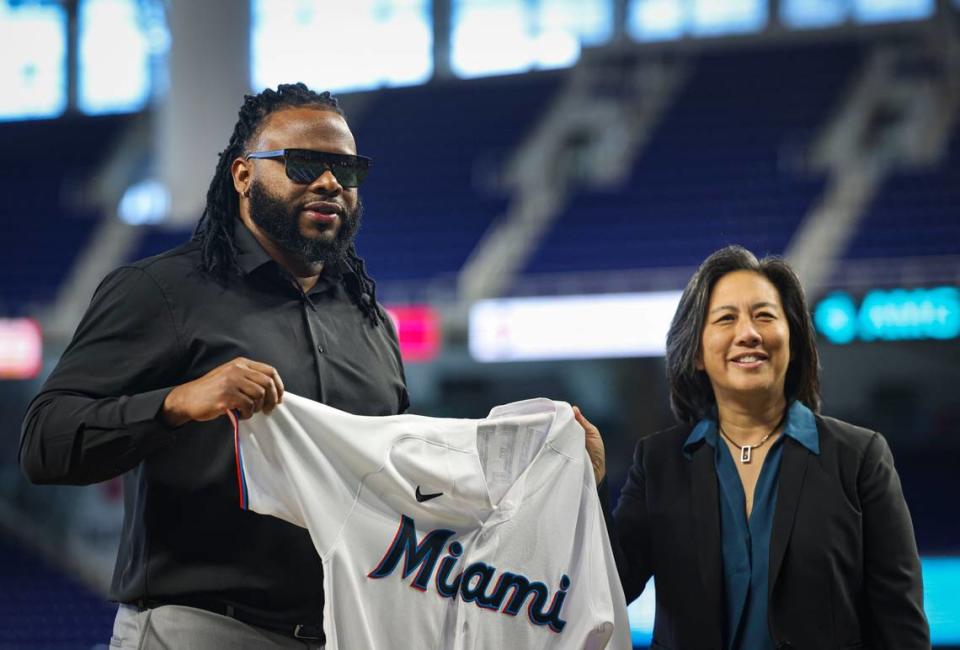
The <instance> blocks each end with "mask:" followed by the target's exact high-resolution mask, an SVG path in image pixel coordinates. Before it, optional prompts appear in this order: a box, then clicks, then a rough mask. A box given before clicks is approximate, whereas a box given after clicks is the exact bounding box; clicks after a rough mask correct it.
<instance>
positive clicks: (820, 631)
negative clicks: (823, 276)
mask: <svg viewBox="0 0 960 650" xmlns="http://www.w3.org/2000/svg"><path fill="white" fill-rule="evenodd" d="M666 361H667V376H668V380H669V384H670V393H671V394H670V398H671V405H672V407H673V411H674V413H675V415H676V416H677V419H678V420H679V422H680V424H679V425H678V426H675V427H673V428H671V429H668V430H666V431H663V432H660V433H657V434H655V435H652V436H648V437H645V438H643V439H641V440H640V442H639V443H638V444H637V448H636V453H635V457H634V462H633V466H632V468H631V469H630V473H629V476H628V479H627V483H626V485H625V486H624V488H623V492H622V494H621V496H620V502H619V504H618V506H617V509H616V511H615V512H614V516H613V519H614V522H613V525H612V529H611V538H612V540H613V542H614V547H615V552H616V554H617V556H618V557H617V560H618V568H619V570H620V578H621V580H622V582H623V587H624V591H625V592H626V596H627V601H628V602H630V601H632V600H633V599H634V598H636V597H637V596H638V595H639V594H640V593H641V592H642V591H643V588H644V585H645V584H646V583H647V580H648V579H649V578H650V577H651V576H655V579H656V596H657V613H656V622H655V624H654V633H653V639H654V643H653V646H652V647H653V648H670V649H673V650H690V649H694V648H703V649H708V648H709V649H711V650H714V649H718V648H724V649H737V650H768V649H773V648H804V649H806V648H810V649H816V650H820V649H822V648H863V649H866V648H876V649H887V648H889V649H896V650H905V649H913V648H929V647H930V637H929V629H928V626H927V622H926V618H925V616H924V613H923V595H922V583H921V575H920V561H919V558H918V556H917V546H916V542H915V540H914V534H913V527H912V524H911V521H910V514H909V512H908V511H907V506H906V503H905V502H904V499H903V493H902V491H901V488H900V481H899V479H898V477H897V473H896V471H895V470H894V467H893V458H892V456H891V454H890V449H889V447H888V446H887V443H886V441H885V440H884V439H883V437H881V436H880V435H879V434H877V433H874V432H871V431H868V430H866V429H861V428H859V427H856V426H853V425H851V424H847V423H845V422H841V421H839V420H836V419H833V418H829V417H825V416H821V415H819V414H818V411H819V406H820V395H819V378H818V360H817V350H816V347H815V342H814V335H813V327H812V324H811V321H810V317H809V312H808V309H807V305H806V301H805V298H804V295H803V290H802V288H801V286H800V282H799V280H798V278H797V276H796V274H795V273H794V272H793V271H792V269H791V268H790V267H789V266H788V265H787V264H786V263H785V262H784V261H782V260H780V259H775V258H766V259H764V260H762V261H758V260H757V259H756V258H755V257H754V256H753V255H752V254H751V253H750V252H749V251H747V250H745V249H743V248H740V247H737V246H731V247H728V248H724V249H722V250H720V251H717V252H716V253H714V254H713V255H711V256H710V257H709V258H707V260H706V261H705V262H704V263H703V264H702V265H701V267H700V268H699V270H698V271H697V272H696V274H695V275H694V276H693V278H691V280H690V282H689V284H688V285H687V287H686V289H685V290H684V292H683V296H682V297H681V299H680V304H679V306H678V308H677V312H676V314H675V315H674V318H673V323H672V324H671V326H670V332H669V334H668V336H667V359H666ZM580 417H581V423H585V427H586V428H588V437H587V438H588V442H587V444H588V449H589V451H590V452H591V456H592V457H593V460H594V467H595V470H596V471H597V480H598V481H600V480H601V479H602V478H603V448H602V442H601V441H600V438H599V434H598V433H597V431H596V429H595V428H593V427H592V426H591V425H590V424H589V423H588V422H586V421H585V420H583V419H582V416H580Z"/></svg>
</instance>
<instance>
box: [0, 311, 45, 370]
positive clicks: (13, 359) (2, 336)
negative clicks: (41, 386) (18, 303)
mask: <svg viewBox="0 0 960 650" xmlns="http://www.w3.org/2000/svg"><path fill="white" fill-rule="evenodd" d="M42 367H43V332H42V331H41V330H40V324H39V323H37V321H35V320H33V319H32V318H0V379H33V378H34V377H36V376H37V375H38V374H40V369H41V368H42Z"/></svg>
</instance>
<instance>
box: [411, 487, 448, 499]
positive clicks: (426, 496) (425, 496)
mask: <svg viewBox="0 0 960 650" xmlns="http://www.w3.org/2000/svg"><path fill="white" fill-rule="evenodd" d="M439 496H443V492H435V493H433V494H424V493H423V492H421V491H420V486H419V485H418V486H417V501H418V502H420V503H423V502H424V501H429V500H430V499H436V498H437V497H439Z"/></svg>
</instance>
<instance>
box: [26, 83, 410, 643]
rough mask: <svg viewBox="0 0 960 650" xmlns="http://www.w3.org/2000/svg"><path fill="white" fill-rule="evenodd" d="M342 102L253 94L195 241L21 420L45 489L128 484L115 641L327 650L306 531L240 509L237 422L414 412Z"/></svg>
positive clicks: (120, 281) (105, 300)
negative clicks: (321, 413)
mask: <svg viewBox="0 0 960 650" xmlns="http://www.w3.org/2000/svg"><path fill="white" fill-rule="evenodd" d="M356 153H357V152H356V144H355V142H354V138H353V135H352V134H351V132H350V129H349V127H348V125H347V123H346V121H345V119H344V117H343V114H342V112H341V110H340V109H339V107H338V104H337V101H336V100H335V99H334V98H333V97H331V96H330V94H329V93H323V94H317V93H314V92H312V91H310V90H309V89H307V87H306V86H304V85H303V84H296V85H281V86H279V88H278V89H277V90H276V91H274V90H266V91H264V92H262V93H261V94H259V95H256V96H248V97H246V99H245V102H244V104H243V107H242V108H241V109H240V119H239V121H238V122H237V124H236V126H235V128H234V132H233V135H232V136H231V138H230V143H229V145H228V147H227V149H226V150H225V151H224V152H223V153H221V155H220V161H219V164H218V166H217V171H216V175H215V177H214V178H213V181H212V182H211V184H210V189H209V191H208V194H207V206H206V209H205V211H204V214H203V217H202V219H201V221H200V224H199V226H198V227H197V232H196V235H195V236H194V238H193V240H192V241H190V242H188V243H186V244H184V245H182V246H180V247H178V248H175V249H173V250H171V251H168V252H166V253H164V254H162V255H159V256H156V257H153V258H149V259H146V260H142V261H139V262H136V263H134V264H131V265H129V266H125V267H122V268H120V269H118V270H116V271H114V272H113V273H111V274H110V275H109V276H108V277H107V278H106V279H105V280H104V281H103V283H102V284H101V285H100V287H99V288H98V289H97V292H96V294H95V295H94V298H93V301H92V302H91V305H90V307H89V309H88V311H87V314H86V315H85V316H84V318H83V321H82V322H81V323H80V325H79V327H78V328H77V331H76V333H75V335H74V338H73V340H72V341H71V343H70V345H69V346H68V347H67V350H66V351H65V352H64V354H63V357H62V358H61V360H60V362H59V364H58V365H57V367H56V369H55V370H54V371H53V373H52V374H51V375H50V377H49V379H48V380H47V382H46V383H45V385H44V386H43V389H42V390H41V392H40V394H39V395H38V396H37V397H36V398H35V399H34V400H33V402H32V403H31V405H30V407H29V409H28V411H27V415H26V417H25V420H24V424H23V434H22V438H21V443H20V459H21V465H22V467H23V470H24V472H25V473H26V475H27V476H28V477H29V478H30V479H31V480H32V481H34V482H37V483H61V484H87V483H93V482H97V481H102V480H105V479H109V478H111V477H113V476H117V475H120V474H123V475H124V477H123V480H124V497H125V504H124V505H125V510H124V511H125V516H124V525H123V537H122V539H121V543H120V550H119V554H118V558H117V564H116V568H115V571H114V576H113V583H112V587H111V594H110V597H111V599H113V600H116V601H118V602H119V603H121V605H120V609H119V611H118V614H117V621H116V623H115V626H114V641H113V643H112V644H111V647H122V648H127V647H131V648H140V647H143V648H150V647H165V648H166V647H171V648H174V647H175V648H185V649H190V648H212V647H231V648H270V647H277V648H287V647H290V648H305V647H309V648H317V647H322V644H323V629H322V620H321V619H322V610H323V599H324V594H323V573H322V565H321V562H320V558H318V557H317V555H316V552H315V551H314V549H313V545H312V543H311V540H310V537H309V535H308V534H307V532H306V531H304V530H303V529H300V528H297V527H294V526H291V525H289V524H287V523H284V522H281V521H279V520H277V519H274V518H272V517H260V516H257V515H254V514H251V513H248V512H244V511H242V510H240V508H239V507H238V506H237V503H238V502H237V496H238V495H237V471H236V467H235V462H234V451H233V446H232V436H231V427H230V424H229V420H228V419H227V418H226V417H222V416H223V415H224V414H225V413H226V412H227V411H236V412H238V413H239V414H240V417H241V418H244V419H246V418H249V417H251V416H252V415H253V414H254V413H257V412H259V411H264V412H267V413H269V412H270V411H271V410H272V409H273V408H274V407H275V406H276V405H277V404H278V403H279V402H280V401H281V400H282V399H283V394H284V391H286V390H290V391H292V392H294V393H296V394H299V395H303V396H306V397H309V398H311V399H314V400H316V401H319V402H323V403H325V404H328V405H330V406H333V407H336V408H338V409H341V410H344V411H347V412H350V413H354V414H358V415H393V414H397V413H401V412H403V411H405V410H406V409H407V407H408V405H409V401H408V397H407V392H406V388H405V385H404V376H403V367H402V364H401V360H400V354H399V348H398V345H397V340H396V334H395V332H394V331H393V328H392V325H391V324H390V321H389V319H388V318H386V316H385V314H384V312H383V310H382V309H381V308H380V306H379V305H378V304H377V302H376V299H375V291H374V289H375V283H374V282H373V281H372V280H371V278H370V277H369V276H368V275H367V273H366V272H365V269H364V264H363V261H362V260H361V259H360V258H359V257H358V255H357V253H356V250H355V248H354V245H353V237H354V235H355V233H356V231H357V228H358V226H359V222H360V215H361V211H362V208H361V204H360V199H359V197H358V194H357V185H359V183H360V182H361V181H362V180H363V178H364V176H365V173H366V170H367V167H368V166H369V162H370V161H369V159H366V158H363V157H359V156H357V155H356Z"/></svg>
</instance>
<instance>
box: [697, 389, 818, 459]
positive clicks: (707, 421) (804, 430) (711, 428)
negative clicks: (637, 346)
mask: <svg viewBox="0 0 960 650" xmlns="http://www.w3.org/2000/svg"><path fill="white" fill-rule="evenodd" d="M783 434H784V435H787V436H790V437H791V438H793V439H794V440H796V441H797V442H799V443H800V444H801V445H803V446H804V447H806V448H807V449H808V450H810V453H813V454H817V455H820V436H819V434H818V433H817V420H816V418H815V417H814V415H813V411H811V410H810V409H809V408H807V407H806V405H804V404H803V403H802V402H801V401H800V400H795V401H794V402H793V403H792V404H791V405H790V408H788V409H787V423H786V426H784V428H783ZM701 442H706V443H707V444H708V445H710V446H711V447H716V445H717V416H716V410H714V412H713V413H711V415H710V417H708V418H704V419H702V420H700V421H699V422H697V424H696V426H695V427H693V431H691V432H690V435H689V436H687V440H686V442H684V443H683V454H684V456H686V457H687V458H691V457H692V456H693V451H694V448H695V447H696V446H697V445H698V444H700V443H701Z"/></svg>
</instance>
